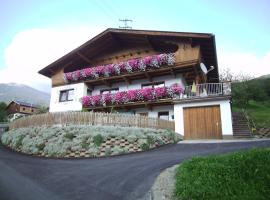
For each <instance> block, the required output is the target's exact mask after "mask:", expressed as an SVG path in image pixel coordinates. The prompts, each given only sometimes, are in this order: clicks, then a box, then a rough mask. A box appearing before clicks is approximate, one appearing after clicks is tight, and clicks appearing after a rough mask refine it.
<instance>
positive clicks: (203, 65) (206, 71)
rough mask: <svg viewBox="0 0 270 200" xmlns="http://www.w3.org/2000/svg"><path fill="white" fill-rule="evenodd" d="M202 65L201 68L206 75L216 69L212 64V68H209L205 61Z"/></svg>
mask: <svg viewBox="0 0 270 200" xmlns="http://www.w3.org/2000/svg"><path fill="white" fill-rule="evenodd" d="M200 67H201V70H202V71H203V73H204V74H205V75H206V74H208V72H210V71H212V70H213V69H214V66H210V69H209V70H207V68H206V66H205V64H204V63H200Z"/></svg>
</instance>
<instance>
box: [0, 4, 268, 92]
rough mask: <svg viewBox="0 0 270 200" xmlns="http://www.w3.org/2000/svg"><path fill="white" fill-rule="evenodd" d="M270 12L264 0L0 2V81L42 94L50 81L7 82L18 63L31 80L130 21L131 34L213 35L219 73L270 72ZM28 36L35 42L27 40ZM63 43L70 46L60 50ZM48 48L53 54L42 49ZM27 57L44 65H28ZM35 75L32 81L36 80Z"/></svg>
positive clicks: (255, 73) (256, 73)
mask: <svg viewBox="0 0 270 200" xmlns="http://www.w3.org/2000/svg"><path fill="white" fill-rule="evenodd" d="M269 11H270V1H267V0H257V1H255V0H254V1H251V0H246V1H242V0H241V1H236V0H235V1H232V0H227V1H214V0H212V1H210V0H200V1H199V0H189V1H180V0H178V1H177V0H175V1H174V0H166V1H165V0H164V1H161V0H160V1H158V0H155V1H154V0H148V1H145V0H137V1H125V0H76V1H64V0H44V1H41V0H40V1H39V0H17V1H15V0H9V1H4V0H1V7H0V17H1V20H0V33H1V43H0V82H8V81H9V80H10V81H11V82H18V83H26V84H28V85H30V86H34V87H35V88H38V89H42V90H47V89H48V88H49V80H47V79H44V78H43V77H42V78H40V79H42V80H38V81H37V80H36V81H35V80H31V81H29V77H28V78H27V76H28V75H26V72H25V74H24V75H25V76H26V78H25V80H24V79H23V78H21V77H16V78H14V79H12V78H10V79H8V80H7V78H6V77H7V76H8V75H10V77H11V76H14V74H10V73H12V71H14V70H16V69H19V68H20V62H21V68H23V67H24V66H27V67H28V66H29V68H27V67H26V69H27V70H28V71H29V73H30V75H31V73H36V71H38V69H41V68H43V67H45V66H42V65H44V64H49V63H51V62H53V61H54V60H55V59H57V58H58V57H59V56H61V55H63V53H64V52H65V53H66V52H68V51H70V50H72V48H75V47H76V46H78V45H80V43H82V42H84V41H85V40H88V39H90V38H91V37H93V36H94V35H95V34H98V33H99V32H100V31H102V30H104V29H106V28H109V27H112V28H117V27H118V26H120V25H122V24H121V23H120V22H119V21H118V19H119V18H128V19H132V20H133V23H131V24H130V25H131V26H132V27H133V28H134V29H149V30H166V31H181V32H185V31H186V32H207V33H214V34H215V35H216V43H217V51H218V59H219V67H220V68H227V67H228V68H230V69H232V71H233V72H235V73H238V72H240V71H242V72H244V73H248V74H251V75H255V76H259V75H262V74H266V73H270V66H269V65H268V63H269V62H270V39H269V36H270V21H269V19H270V12H269ZM37 30H39V31H37ZM76 30H77V31H78V32H76ZM80 30H81V32H80ZM54 31H58V34H59V35H62V36H63V37H61V36H58V37H60V38H61V39H62V43H58V42H57V36H56V37H55V40H56V41H54V37H53V34H54ZM71 32H72V33H71ZM75 32H76V33H75ZM45 33H48V34H45ZM31 34H32V35H31ZM38 34H40V36H39V37H38V36H37V35H38ZM50 34H51V35H52V36H51V37H48V38H47V35H50ZM80 34H81V36H82V39H81V41H80V40H78V39H76V41H75V39H74V38H73V37H75V36H76V37H80ZM33 35H34V37H36V36H37V39H36V40H35V39H33V40H31V37H33ZM56 35H57V34H56ZM58 40H59V39H58ZM38 41H40V45H37V43H38ZM44 43H45V44H44ZM67 43H70V45H69V46H65V45H66V44H67ZM48 44H50V48H51V49H52V51H51V50H50V49H46V48H49V47H47V46H43V45H48ZM59 46H62V49H61V47H59ZM39 48H40V49H39ZM45 50H46V51H45ZM54 50H55V53H54V52H53V51H54ZM38 52H40V54H43V55H44V56H43V57H42V55H39V54H38ZM18 54H19V55H18ZM49 54H50V55H49ZM30 58H33V59H35V58H36V59H39V60H43V58H44V60H43V61H42V62H39V61H38V60H37V61H35V62H32V61H31V62H30V61H29V59H30ZM45 58H46V59H45ZM27 59H28V60H27ZM20 60H21V61H20ZM28 61H29V63H28ZM268 61H269V62H268ZM31 65H36V66H31ZM254 65H255V67H254ZM268 66H269V68H268ZM258 67H259V68H258ZM1 73H2V75H1ZM21 73H23V72H21ZM21 75H22V74H21ZM34 76H35V78H33V79H39V76H38V75H36V74H35V75H34Z"/></svg>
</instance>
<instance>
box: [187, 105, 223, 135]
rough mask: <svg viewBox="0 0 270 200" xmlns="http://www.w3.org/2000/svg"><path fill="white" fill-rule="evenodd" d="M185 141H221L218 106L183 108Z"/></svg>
mask: <svg viewBox="0 0 270 200" xmlns="http://www.w3.org/2000/svg"><path fill="white" fill-rule="evenodd" d="M184 132H185V133H184V138H185V139H221V138H222V130H221V119H220V107H219V106H203V107H189V108H184Z"/></svg>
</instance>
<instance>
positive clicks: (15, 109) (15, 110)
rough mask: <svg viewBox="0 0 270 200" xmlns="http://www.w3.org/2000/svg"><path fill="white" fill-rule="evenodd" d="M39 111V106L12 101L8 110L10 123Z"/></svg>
mask: <svg viewBox="0 0 270 200" xmlns="http://www.w3.org/2000/svg"><path fill="white" fill-rule="evenodd" d="M37 111H38V106H37V105H34V104H31V103H26V102H22V101H11V102H10V103H9V104H8V106H7V108H6V112H7V115H8V119H9V121H13V120H15V119H17V118H20V117H23V116H26V115H32V114H34V113H36V112H37Z"/></svg>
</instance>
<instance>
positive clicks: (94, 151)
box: [88, 147, 100, 157]
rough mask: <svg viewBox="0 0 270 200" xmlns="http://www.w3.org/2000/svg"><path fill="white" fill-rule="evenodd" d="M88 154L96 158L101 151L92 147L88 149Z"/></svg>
mask: <svg viewBox="0 0 270 200" xmlns="http://www.w3.org/2000/svg"><path fill="white" fill-rule="evenodd" d="M88 153H89V154H90V155H91V156H94V157H96V156H98V154H99V153H100V150H99V148H98V147H90V148H89V149H88Z"/></svg>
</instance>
